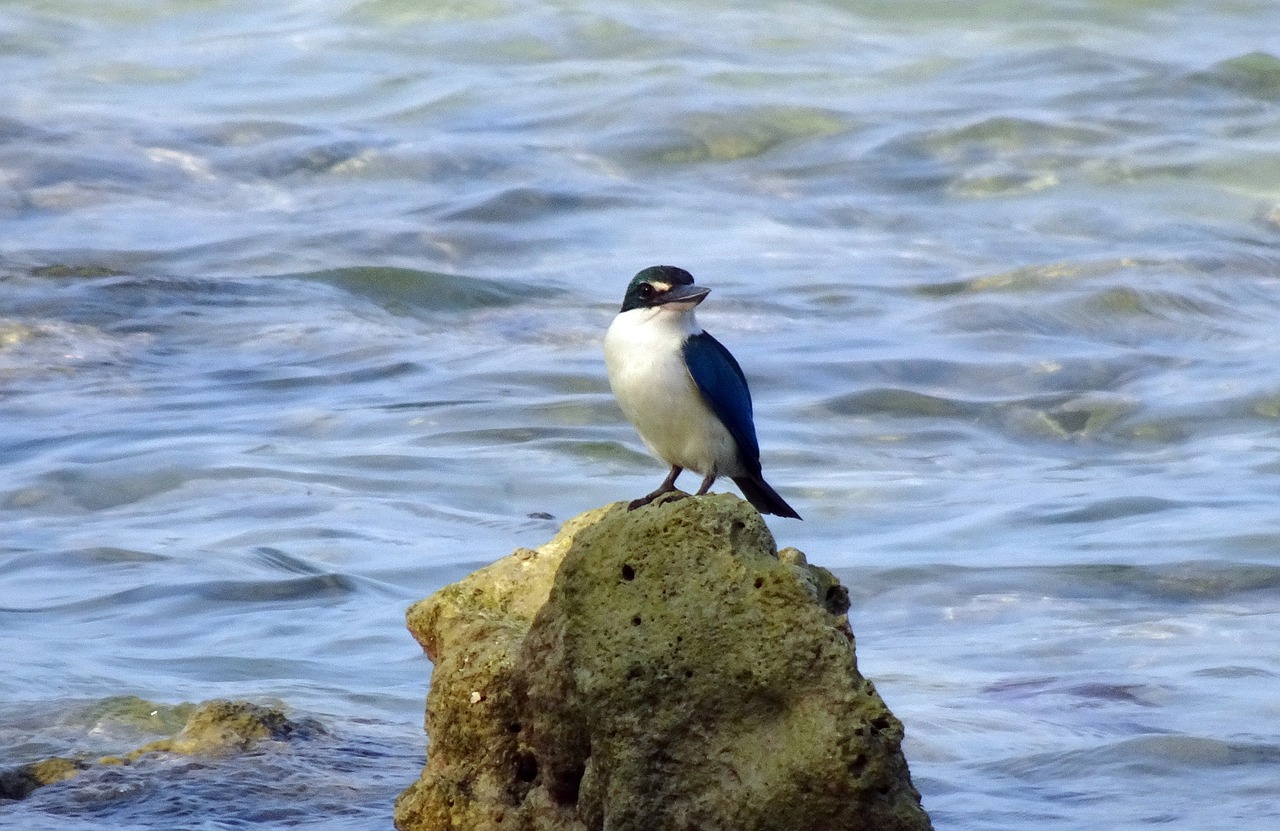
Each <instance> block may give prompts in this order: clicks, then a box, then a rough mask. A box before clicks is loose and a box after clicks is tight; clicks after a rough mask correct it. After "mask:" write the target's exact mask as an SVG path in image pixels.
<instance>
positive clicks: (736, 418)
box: [604, 265, 800, 519]
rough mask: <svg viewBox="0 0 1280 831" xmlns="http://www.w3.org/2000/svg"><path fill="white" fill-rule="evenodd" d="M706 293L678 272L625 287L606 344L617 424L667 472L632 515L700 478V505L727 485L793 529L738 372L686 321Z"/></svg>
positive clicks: (655, 274)
mask: <svg viewBox="0 0 1280 831" xmlns="http://www.w3.org/2000/svg"><path fill="white" fill-rule="evenodd" d="M710 291H711V290H710V289H707V288H703V287H701V286H695V285H694V284H693V276H692V275H691V274H689V272H687V271H685V270H684V269H682V268H676V267H675V266H669V265H659V266H653V267H652V268H646V269H645V270H644V271H641V272H640V273H639V274H637V275H636V276H635V278H634V279H633V280H632V281H631V284H630V285H628V286H627V293H626V296H625V297H624V298H623V301H622V310H621V311H620V312H619V313H618V316H617V317H615V318H614V319H613V323H612V324H611V325H610V326H609V331H608V332H607V333H606V334H605V336H604V357H605V365H606V367H607V369H608V372H609V385H610V386H611V387H612V388H613V394H614V396H616V397H617V399H618V404H619V405H620V406H621V407H622V412H623V414H624V415H626V417H627V419H628V420H629V421H630V422H631V423H632V424H633V425H635V428H636V430H637V431H638V432H639V433H640V438H641V440H643V441H644V443H645V446H646V447H648V448H649V452H650V453H652V454H653V455H654V456H656V457H658V458H659V459H661V460H662V461H664V462H666V463H667V464H669V465H671V472H670V473H669V474H667V478H666V479H665V480H663V482H662V484H661V485H659V486H658V489H657V490H655V491H654V492H653V493H651V494H649V495H648V496H645V497H642V498H640V499H637V500H635V501H633V502H632V503H631V504H630V509H631V510H634V509H635V508H639V507H640V506H642V505H647V504H649V503H650V502H652V501H653V500H654V499H656V498H658V497H659V496H661V495H662V494H664V493H668V492H670V491H674V490H676V486H675V485H676V478H677V477H678V476H679V475H680V474H681V472H682V471H685V470H691V471H694V472H695V473H698V474H699V475H701V476H702V477H703V478H702V486H701V487H700V488H698V493H697V495H699V496H701V495H702V494H704V493H706V492H707V491H708V490H710V488H711V485H712V483H713V482H715V481H716V478H717V477H720V476H728V477H729V478H730V479H732V480H733V481H734V483H735V484H737V486H738V487H739V488H740V489H741V490H742V495H743V496H745V497H746V498H747V501H748V502H750V503H751V504H752V505H754V506H755V507H756V509H757V510H758V511H760V512H761V513H766V514H775V515H777V516H783V517H794V518H795V519H800V515H799V514H798V513H796V511H795V509H794V508H792V507H791V506H790V505H788V504H787V503H786V500H784V499H783V498H782V497H781V496H779V495H778V492H777V491H775V490H774V489H773V488H771V487H769V484H768V483H767V482H765V481H764V477H763V476H762V475H761V472H760V445H759V443H758V442H757V441H756V428H755V423H754V421H753V418H752V411H751V391H750V390H749V389H747V379H746V377H745V376H744V375H743V374H742V369H741V367H739V366H738V362H737V361H736V360H734V358H733V355H731V354H729V350H728V349H725V348H724V346H722V345H721V344H720V341H718V340H716V339H715V338H713V337H711V335H709V334H708V333H707V332H705V331H703V329H702V327H701V326H699V325H698V321H697V318H696V317H695V316H694V308H695V307H696V306H697V305H698V304H699V303H701V302H702V301H703V300H704V299H706V296H707V294H708V293H709V292H710Z"/></svg>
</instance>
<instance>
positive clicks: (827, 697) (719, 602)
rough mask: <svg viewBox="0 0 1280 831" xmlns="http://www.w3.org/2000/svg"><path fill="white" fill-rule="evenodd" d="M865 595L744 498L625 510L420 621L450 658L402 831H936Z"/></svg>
mask: <svg viewBox="0 0 1280 831" xmlns="http://www.w3.org/2000/svg"><path fill="white" fill-rule="evenodd" d="M847 609H848V594H847V592H846V591H845V590H844V588H843V587H842V586H840V584H839V582H838V581H837V580H836V579H835V578H834V576H832V575H831V573H830V572H828V571H826V570H825V569H819V568H815V567H813V566H809V565H807V564H806V563H805V561H804V556H803V555H802V554H800V552H798V551H795V550H794V549H786V550H784V551H783V552H781V555H780V554H779V552H778V551H777V549H776V547H775V545H774V541H773V537H772V535H771V534H770V533H769V529H768V528H767V526H765V524H764V522H763V520H762V519H761V518H760V515H759V514H758V513H756V511H755V510H754V509H753V508H751V507H750V506H749V505H748V504H747V503H745V502H743V501H741V500H739V499H738V498H737V497H734V496H732V495H728V494H724V495H717V496H710V497H700V498H696V499H676V500H662V501H659V502H658V503H655V504H654V505H651V506H648V507H645V508H642V509H639V510H636V511H627V510H625V507H624V506H622V505H612V506H608V507H606V508H603V509H597V510H596V511H592V512H589V513H587V514H583V515H582V516H579V517H577V518H575V519H574V520H571V521H570V522H569V523H567V524H566V525H565V527H564V528H563V529H562V531H561V533H560V534H559V535H558V536H557V537H556V538H555V539H553V540H552V541H551V542H550V543H548V544H547V545H545V546H543V547H542V548H540V549H538V550H537V551H530V550H528V549H524V550H520V551H517V552H516V553H515V554H513V555H511V556H510V557H507V558H506V559H504V560H500V561H499V562H497V563H495V564H494V565H492V566H489V567H488V568H486V569H482V570H481V571H479V572H476V573H475V574H473V575H471V576H470V577H468V578H466V579H465V580H463V581H462V582H460V583H457V584H454V585H452V586H449V587H446V588H445V589H442V590H441V591H440V592H437V593H436V594H435V595H433V596H432V597H430V598H428V599H427V600H425V601H422V602H421V603H419V604H417V605H416V606H414V607H413V609H411V610H410V613H409V624H410V629H411V631H412V632H413V634H414V636H415V637H416V638H417V639H418V640H419V642H421V643H422V645H423V647H424V648H425V649H426V651H427V654H428V656H429V657H430V658H431V659H432V661H434V662H435V665H436V666H435V671H434V675H433V679H432V684H431V690H430V693H429V696H428V702H427V732H428V734H429V736H430V739H431V745H430V748H429V753H428V761H427V766H426V768H425V769H424V771H423V774H422V778H421V779H420V780H419V781H418V782H416V783H415V784H414V785H412V786H411V787H410V788H409V789H408V790H407V791H405V793H404V794H402V795H401V797H400V800H399V801H398V803H397V810H396V824H397V827H399V828H400V829H401V831H439V829H446V828H464V829H468V831H508V830H509V829H519V831H526V830H527V831H600V829H605V828H608V829H610V831H632V830H633V829H634V831H641V829H643V831H694V829H697V830H698V831H721V829H723V831H773V830H774V829H777V831H783V830H784V829H785V830H786V831H796V829H804V831H862V829H866V830H867V831H871V829H875V831H919V830H920V829H928V828H929V827H930V824H929V818H928V816H927V814H926V813H925V812H924V809H923V808H922V807H921V805H920V797H919V794H918V793H917V792H916V790H915V788H914V787H913V786H912V784H911V780H910V775H909V773H908V771H907V765H906V761H905V759H904V757H903V755H902V751H901V741H902V725H901V723H900V722H899V721H898V720H897V719H896V718H895V717H894V716H893V715H892V713H890V712H889V710H888V708H887V707H886V706H885V704H884V702H883V701H882V700H881V699H880V697H879V695H878V694H877V693H876V691H875V688H874V687H873V686H872V684H871V682H870V681H868V680H866V679H864V678H863V677H862V676H861V675H860V674H859V673H858V670H857V664H856V660H855V657H854V641H853V633H852V631H851V630H850V628H849V624H848V620H847V618H846V616H845V612H846V611H847Z"/></svg>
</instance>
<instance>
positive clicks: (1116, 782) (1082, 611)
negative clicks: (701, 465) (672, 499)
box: [0, 0, 1280, 829]
mask: <svg viewBox="0 0 1280 831" xmlns="http://www.w3.org/2000/svg"><path fill="white" fill-rule="evenodd" d="M1267 12H1268V10H1267V9H1265V8H1262V7H1250V6H1248V5H1238V6H1215V7H1213V8H1206V9H1200V10H1198V11H1197V13H1196V14H1195V15H1188V14H1182V13H1180V10H1179V9H1175V8H1174V7H1172V6H1168V5H1167V4H1159V3H1156V4H1151V3H1145V2H1144V3H1094V4H1087V3H1086V4H1084V5H1083V6H1081V5H1079V4H1076V5H1071V6H1069V7H1068V6H1067V5H1064V4H1061V3H1056V4H1048V5H1040V6H1037V7H1035V8H1033V9H1028V8H1026V7H1025V5H1019V4H1011V3H999V2H989V3H981V4H976V5H973V4H969V5H955V4H944V5H939V4H937V3H932V2H908V3H900V4H894V5H892V6H886V5H884V4H869V3H861V2H840V3H814V4H809V5H800V6H797V5H795V4H764V5H760V6H757V7H753V8H750V9H748V8H737V7H732V6H726V5H723V4H717V3H711V2H696V3H685V4H674V5H669V6H667V7H663V8H662V9H651V8H645V9H638V8H633V7H631V6H629V5H627V4H616V3H611V2H608V0H601V2H593V3H586V4H581V3H579V4H573V3H570V4H568V5H566V4H559V5H546V4H540V3H536V2H526V3H514V4H513V3H498V2H484V3H468V4H447V3H446V4H426V5H424V4H422V3H417V2H409V0H370V1H369V2H358V3H352V2H346V3H338V2H329V1H328V0H326V2H322V3H312V4H306V5H305V6H298V7H296V8H295V7H289V6H285V7H263V6H258V5H253V4H246V3H231V4H213V5H210V4H203V3H182V4H176V5H175V4H166V3H158V2H140V3H133V4H124V5H121V4H101V3H89V2H85V1H84V0H56V1H55V2H41V3H17V4H9V5H8V6H7V7H6V8H5V9H4V10H3V11H0V32H3V35H2V36H0V44H2V45H0V69H2V70H3V71H0V79H2V80H0V90H3V93H4V100H6V101H8V102H10V105H9V106H8V107H7V108H6V109H5V112H4V113H3V114H0V426H3V431H2V433H0V463H2V464H3V465H4V472H5V477H4V480H3V482H2V483H0V527H3V528H4V531H5V533H4V536H3V543H0V647H2V648H3V651H4V653H5V655H6V656H8V658H9V660H8V662H7V665H6V671H5V673H3V674H2V675H0V748H3V749H4V753H5V756H6V758H9V759H12V760H14V761H15V762H17V761H25V760H28V759H32V758H39V757H41V756H43V755H50V754H52V753H68V752H75V750H76V749H81V750H82V751H83V752H85V753H110V752H118V751H119V750H120V749H122V748H123V747H128V746H132V745H136V744H137V742H136V741H135V739H136V737H135V736H123V735H116V734H115V733H112V732H111V731H109V730H108V731H106V732H103V731H102V730H99V729H98V727H96V726H95V725H94V723H93V722H91V721H90V720H86V719H84V718H80V717H79V716H78V715H77V714H79V713H82V712H83V711H84V709H85V708H86V707H87V708H89V709H90V710H92V708H93V707H94V706H95V705H94V702H101V701H102V700H103V699H109V698H111V697H113V696H118V695H138V696H142V697H144V698H147V699H152V700H158V701H169V702H175V703H176V702H180V701H184V700H188V701H196V700H205V699H209V698H213V697H217V696H222V697H227V698H253V697H260V698H263V699H271V700H276V699H278V700H282V701H284V702H286V703H287V704H288V706H290V707H293V708H296V709H297V710H299V711H301V712H306V713H310V714H314V715H315V716H316V717H317V718H319V719H321V720H322V721H323V722H325V723H326V725H327V726H328V727H329V729H330V734H329V735H330V736H331V737H336V738H333V741H331V742H330V741H326V742H320V743H316V744H313V745H309V746H308V747H307V749H306V750H305V751H304V752H300V753H297V754H295V755H289V756H272V757H263V758H257V757H255V758H253V759H249V760H242V761H240V762H234V763H227V764H226V765H223V764H221V763H216V764H213V763H211V764H208V765H197V766H194V767H192V768H190V769H184V771H183V776H182V777H181V778H180V780H179V781H180V784H179V785H173V784H172V783H171V782H170V783H168V784H166V785H165V787H164V788H163V789H162V788H161V787H160V786H159V784H158V783H159V781H160V780H159V779H157V778H156V773H155V771H154V770H149V769H128V770H124V769H122V770H119V771H102V772H99V773H96V774H94V775H93V776H86V777H84V778H83V779H80V780H76V781H75V783H74V784H71V783H68V784H67V785H64V786H54V787H53V788H50V789H46V791H42V792H40V793H39V794H38V795H37V796H36V797H34V798H33V799H32V800H28V801H26V802H23V803H21V804H13V805H7V806H0V817H8V816H10V815H12V817H13V818H15V821H17V822H18V824H20V825H21V826H22V827H24V828H32V829H39V828H53V827H59V828H61V827H65V826H66V824H67V823H68V822H71V823H73V824H75V823H79V824H81V825H83V826H84V827H95V826H101V825H108V824H109V825H111V827H116V828H131V827H137V828H169V827H172V825H173V816H171V815H169V814H168V813H167V812H168V811H169V810H170V808H171V807H172V806H173V805H179V806H180V815H182V816H187V815H190V816H203V817H209V818H211V819H209V820H208V821H209V822H210V823H214V824H215V825H216V827H224V826H225V827H229V826H231V825H237V824H244V823H250V824H272V823H275V824H289V823H292V822H301V821H304V820H303V817H309V818H314V817H315V816H326V817H331V818H332V824H334V826H335V827H352V828H365V827H370V826H371V825H374V824H380V825H386V824H387V823H388V822H389V816H390V797H391V795H393V794H394V793H396V792H397V791H398V790H399V789H400V788H401V787H403V786H404V784H406V783H407V782H408V781H410V779H411V778H413V777H414V776H416V774H417V771H418V769H419V765H420V754H421V745H420V735H421V734H420V732H419V731H420V723H421V707H422V698H423V692H424V679H425V676H426V673H427V671H428V667H427V665H426V662H425V661H424V660H423V658H422V657H421V655H420V653H419V651H418V649H417V647H416V645H415V644H414V643H413V642H412V641H411V639H410V638H409V637H408V635H407V634H406V633H405V632H404V631H403V629H402V625H401V611H402V609H403V608H404V607H405V606H406V605H408V604H409V603H410V602H412V601H413V600H416V599H418V598H420V597H422V596H424V595H426V594H427V593H429V592H431V591H433V590H435V589H436V588H439V587H440V586H442V585H444V584H445V583H447V582H449V581H452V580H455V579H457V578H458V577H460V576H462V575H463V574H465V573H467V572H468V571H469V570H471V569H473V568H474V567H475V566H476V565H477V564H479V563H483V562H487V561H490V560H492V559H494V558H496V557H498V556H501V555H503V554H505V553H507V552H509V551H510V550H511V549H513V548H514V547H516V546H517V545H535V544H538V543H540V542H542V541H544V540H545V539H547V538H549V537H550V536H551V534H552V533H553V532H554V530H555V529H556V528H557V527H558V524H559V522H560V521H562V520H564V519H566V518H568V517H569V516H572V515H574V514H576V513H578V512H580V511H582V510H585V509H588V508H591V507H594V506H597V505H599V504H602V503H605V502H608V501H612V500H616V499H623V498H630V497H634V496H635V495H637V494H640V493H643V492H646V491H647V490H648V489H649V488H650V487H651V486H652V483H653V481H654V477H655V476H656V475H659V471H658V470H657V466H656V463H655V462H653V461H652V460H651V459H649V457H648V456H647V454H645V453H644V452H643V449H642V448H641V446H640V444H639V442H638V440H637V439H636V437H635V436H634V434H633V432H632V431H631V429H630V427H629V426H627V425H626V423H625V422H624V420H623V419H622V418H621V416H620V413H619V412H618V411H617V408H616V405H615V404H614V402H613V400H612V397H611V395H610V394H609V390H608V385H607V383H606V381H605V378H604V372H603V363H602V359H601V355H600V338H601V336H602V333H603V331H604V329H605V327H606V326H607V325H608V322H609V320H610V318H611V316H612V314H613V313H614V311H615V310H616V307H617V304H618V302H619V300H620V298H621V293H622V290H623V287H624V286H625V284H626V282H627V280H628V279H629V278H630V276H631V275H632V274H633V273H634V272H635V271H637V270H639V269H640V268H642V267H644V266H648V265H653V264H655V263H659V262H669V263H674V264H678V265H682V266H684V267H686V268H689V269H690V270H691V271H692V272H693V273H694V274H695V276H696V277H697V278H698V280H699V282H701V283H704V284H706V285H709V286H711V287H712V288H713V290H714V293H713V294H712V296H711V299H710V300H709V301H708V302H707V303H706V304H705V306H704V307H703V309H702V310H700V315H701V319H702V322H703V323H704V324H705V325H706V326H707V327H708V328H709V329H710V330H712V331H713V332H714V333H715V334H716V336H717V337H718V338H719V339H720V340H722V341H723V342H725V343H726V344H727V345H728V346H729V347H730V348H731V349H732V350H733V352H734V353H735V354H736V355H737V356H738V357H739V358H740V359H741V360H742V363H743V365H744V367H745V368H746V370H747V373H748V375H749V376H750V378H751V382H752V388H753V391H754V393H755V397H756V410H757V424H758V428H759V432H760V435H761V443H762V448H763V452H764V456H765V465H766V467H767V469H768V470H769V471H771V474H770V480H771V482H773V483H774V484H775V485H776V486H777V487H778V488H779V489H780V490H781V491H782V492H783V493H784V494H785V495H786V497H787V499H788V501H790V502H792V503H793V504H795V505H797V506H798V507H799V509H800V510H801V512H802V513H803V514H804V515H805V516H806V518H807V520H806V521H805V522H804V523H797V522H785V521H778V522H775V523H774V524H773V528H774V530H775V533H776V534H777V535H778V537H779V540H780V542H781V543H782V544H784V545H795V546H797V547H799V548H801V549H803V550H804V551H805V552H806V553H807V555H808V557H809V559H810V560H811V561H814V562H818V563H821V564H824V565H828V566H831V567H834V568H836V569H838V570H839V572H840V574H841V576H842V579H844V580H845V581H846V582H847V583H848V584H849V586H850V590H851V594H852V596H853V598H854V600H855V603H854V607H853V610H852V612H851V616H852V619H853V623H854V628H855V630H856V631H857V632H858V636H859V658H860V661H861V663H862V668H863V670H864V671H865V672H866V673H867V674H868V675H869V676H870V677H872V678H874V679H875V680H876V681H877V684H878V686H879V689H880V690H881V692H882V693H883V694H884V696H885V698H886V699H887V700H888V702H889V704H890V705H891V706H892V707H893V708H894V709H895V711H896V712H897V713H898V714H899V715H900V716H901V717H902V718H903V720H904V722H905V723H906V724H907V728H908V741H909V744H908V747H907V751H908V757H909V759H910V761H911V764H912V768H913V772H914V773H915V776H916V778H917V781H918V784H919V785H920V786H921V790H922V791H923V793H924V798H925V805H926V807H928V808H929V809H930V811H931V812H932V813H933V816H934V819H935V822H936V824H937V826H938V827H939V828H940V829H942V828H956V829H986V828H991V829H997V828H999V829H1022V828H1025V827H1027V825H1028V824H1029V823H1030V822H1034V823H1035V824H1037V825H1038V826H1040V827H1050V828H1062V829H1067V828H1074V827H1096V826H1097V825H1099V824H1103V825H1105V826H1106V827H1119V828H1126V827H1133V826H1138V825H1144V824H1148V823H1152V822H1163V823H1176V824H1178V825H1181V826H1187V827H1208V826H1214V825H1220V824H1222V822H1223V820H1222V818H1223V817H1230V822H1231V825H1232V827H1236V828H1243V829H1249V828H1258V829H1263V828H1266V829H1269V828H1271V827H1272V826H1274V825H1275V823H1276V821H1277V819H1278V816H1277V808H1276V805H1275V802H1274V793H1273V791H1274V785H1273V783H1274V781H1275V772H1276V770H1277V761H1280V753H1278V752H1277V750H1276V748H1277V747H1280V736H1278V735H1277V732H1276V730H1275V728H1274V725H1275V724H1277V723H1280V721H1278V720H1277V716H1278V715H1280V713H1277V712H1276V705H1275V703H1274V702H1275V700H1276V699H1275V696H1274V686H1275V679H1276V676H1277V674H1278V673H1280V653H1277V651H1276V650H1275V649H1274V648H1273V647H1271V646H1269V644H1271V643H1272V642H1273V641H1274V638H1272V637H1271V632H1272V631H1273V630H1274V628H1275V625H1274V621H1275V619H1276V614H1277V611H1278V610H1277V605H1278V604H1280V576H1277V574H1278V572H1277V568H1280V562H1278V552H1280V527H1277V520H1276V512H1275V510H1274V506H1275V500H1274V498H1273V496H1272V494H1274V492H1275V488H1276V482H1275V477H1276V475H1277V473H1280V441H1278V440H1277V437H1278V436H1280V433H1278V432H1277V430H1278V419H1280V381H1278V380H1277V374H1276V372H1275V371H1274V366H1273V365H1274V363H1275V361H1274V358H1273V356H1274V355H1276V354H1278V353H1280V325H1278V324H1280V299H1278V298H1280V294H1278V293H1277V286H1278V282H1277V276H1276V275H1277V273H1280V272H1278V270H1277V265H1278V264H1280V257H1277V255H1276V254H1275V251H1274V247H1275V242H1276V239H1277V236H1276V235H1277V233H1278V232H1280V220H1277V217H1278V216H1280V163H1277V158H1278V157H1277V155H1276V153H1275V150H1274V144H1275V142H1274V137H1275V135H1276V131H1277V112H1276V108H1275V106H1274V102H1275V100H1276V98H1277V95H1280V57H1277V55H1280V44H1275V43H1269V42H1267V41H1266V39H1265V37H1263V33H1266V32H1269V31H1270V29H1269V28H1268V24H1269V23H1270V22H1271V20H1270V16H1269V14H1268V13H1267ZM547 517H550V518H547ZM85 702H88V704H86V703H85ZM183 764H185V763H183ZM232 782H234V783H236V784H237V785H245V784H246V783H247V785H246V787H245V788H244V794H245V795H244V798H243V802H242V804H237V805H235V806H228V805H227V804H226V803H225V801H224V799H223V797H221V796H219V795H218V794H220V793H222V791H223V790H225V788H226V787H229V784H228V783H232ZM60 788H62V789H65V790H63V791H61V795H59V793H60V792H59V789H60ZM1205 793H1213V794H1214V795H1215V798H1214V799H1209V800H1206V799H1204V798H1203V797H1202V796H1201V795H1202V794H1205ZM68 794H70V797H69V798H68ZM285 803H287V804H288V806H289V807H288V808H287V809H285V808H281V807H280V806H281V805H282V804H285ZM339 803H341V805H339ZM342 806H346V807H342ZM280 811H283V813H279V812H280ZM182 812H186V813H182ZM0 824H4V823H3V821H0ZM211 827H214V826H211Z"/></svg>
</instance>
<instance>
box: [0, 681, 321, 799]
mask: <svg viewBox="0 0 1280 831" xmlns="http://www.w3.org/2000/svg"><path fill="white" fill-rule="evenodd" d="M99 713H101V714H102V716H103V717H111V718H124V719H126V720H130V721H133V722H136V723H137V724H139V725H141V726H147V727H153V726H156V725H160V724H164V723H165V722H166V718H165V717H166V716H169V715H172V714H176V713H180V714H183V715H185V716H186V721H185V722H184V723H183V724H182V727H181V729H180V730H178V732H177V734H176V735H174V736H173V737H172V738H168V739H160V740H159V741H154V742H148V743H147V744H144V745H142V746H141V747H139V748H137V749H135V750H131V751H129V752H128V753H123V754H121V755H119V756H103V757H101V758H99V759H97V760H96V761H90V760H88V759H67V758H62V757H53V758H50V759H42V760H40V761H38V762H31V763H29V764H25V765H20V766H18V767H15V768H10V769H9V770H4V771H0V799H25V798H26V797H28V796H30V795H31V793H32V792H34V791H35V790H36V789H38V788H41V787H43V786H45V785H52V784H54V783H55V782H62V781H64V780H67V779H71V778H72V777H74V776H76V775H78V774H80V773H81V772H83V771H85V770H88V769H89V768H90V767H92V766H93V765H129V764H133V763H134V762H136V761H138V760H139V759H141V758H142V757H144V756H146V755H148V754H152V753H176V754H180V755H184V756H223V755H226V754H229V753H236V752H240V751H245V750H249V749H250V748H252V747H254V746H256V745H258V744H259V743H261V742H263V741H286V740H289V739H292V738H301V737H306V736H308V735H312V734H314V733H317V732H321V728H320V726H319V725H318V724H317V723H314V722H312V721H309V720H303V721H293V720H291V719H289V718H288V717H287V716H286V715H285V714H284V712H283V711H282V710H280V709H278V708H276V707H263V706H261V705H258V704H250V703H249V702H247V701H222V700H216V699H215V700H213V701H206V702H203V703H201V704H180V705H178V706H177V707H170V706H167V705H160V704H153V703H151V702H149V701H145V700H143V699H141V698H135V697H132V696H127V697H117V698H111V699H106V700H104V701H103V702H102V703H101V704H100V705H99V706H97V707H95V708H93V709H91V710H90V713H89V714H90V715H91V716H93V717H95V718H96V717H97V716H98V714H99Z"/></svg>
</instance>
